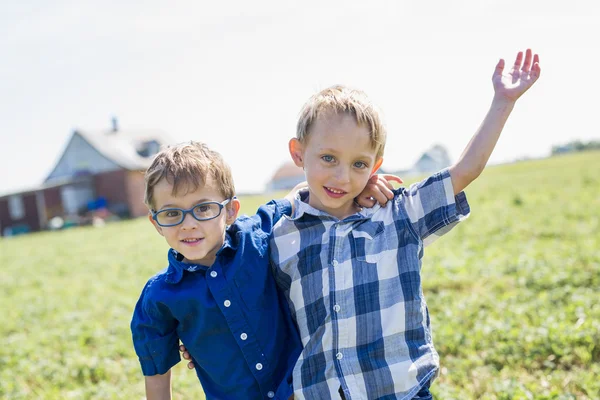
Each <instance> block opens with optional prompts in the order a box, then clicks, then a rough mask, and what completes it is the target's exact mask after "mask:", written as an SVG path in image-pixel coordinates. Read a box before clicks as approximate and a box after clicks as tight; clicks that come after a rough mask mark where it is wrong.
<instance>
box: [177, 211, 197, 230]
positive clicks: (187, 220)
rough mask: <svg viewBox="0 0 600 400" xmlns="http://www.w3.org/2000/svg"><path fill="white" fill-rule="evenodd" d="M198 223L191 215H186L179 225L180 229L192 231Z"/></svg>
mask: <svg viewBox="0 0 600 400" xmlns="http://www.w3.org/2000/svg"><path fill="white" fill-rule="evenodd" d="M199 223H200V221H198V220H197V219H196V218H194V217H193V216H192V214H186V215H185V217H184V218H183V222H182V223H181V227H182V228H184V229H194V228H196V227H197V226H198V224H199Z"/></svg>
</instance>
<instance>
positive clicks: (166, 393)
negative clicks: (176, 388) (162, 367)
mask: <svg viewBox="0 0 600 400" xmlns="http://www.w3.org/2000/svg"><path fill="white" fill-rule="evenodd" d="M145 378H146V398H147V399H148V400H171V370H168V371H167V372H166V373H165V374H162V375H152V376H146V377H145Z"/></svg>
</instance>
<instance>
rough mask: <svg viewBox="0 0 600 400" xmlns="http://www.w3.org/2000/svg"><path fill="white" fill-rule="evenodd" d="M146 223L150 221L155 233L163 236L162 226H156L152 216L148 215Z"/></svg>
mask: <svg viewBox="0 0 600 400" xmlns="http://www.w3.org/2000/svg"><path fill="white" fill-rule="evenodd" d="M148 221H150V222H151V223H152V225H154V228H155V229H156V232H158V234H159V235H160V236H165V235H163V231H162V226H160V225H158V224H157V223H156V221H155V220H154V219H153V218H152V214H151V213H148Z"/></svg>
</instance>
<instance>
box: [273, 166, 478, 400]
mask: <svg viewBox="0 0 600 400" xmlns="http://www.w3.org/2000/svg"><path fill="white" fill-rule="evenodd" d="M468 214H469V205H468V203H467V199H466V197H465V194H464V193H463V192H461V193H459V194H458V195H457V196H454V190H453V188H452V180H451V178H450V174H449V173H448V170H444V171H442V172H440V173H438V174H435V175H433V176H431V177H429V178H428V179H425V180H424V181H422V182H419V183H416V184H414V185H412V186H411V187H410V188H408V189H405V188H401V189H398V190H396V191H395V197H394V199H393V200H391V201H390V202H389V203H388V204H387V205H386V207H384V208H382V207H379V206H375V207H373V208H370V209H364V210H362V211H361V212H359V213H356V214H354V215H351V216H349V217H347V218H345V219H343V220H339V219H337V218H335V217H333V216H331V215H329V214H327V213H325V212H323V211H320V210H317V209H315V208H313V207H311V206H310V205H308V204H307V203H306V202H305V201H302V200H301V199H300V198H298V199H297V201H296V208H295V212H294V216H293V218H289V217H284V218H282V219H281V220H280V221H279V222H278V223H277V225H276V226H275V228H274V229H273V241H272V243H271V257H272V262H273V267H274V268H275V274H276V281H277V283H278V285H280V287H281V288H282V289H283V290H284V293H285V295H286V297H287V299H288V301H289V304H290V307H291V309H292V316H293V317H294V318H295V319H296V321H297V324H298V328H299V330H300V337H301V338H302V343H303V344H304V349H303V351H302V355H301V356H300V358H299V360H298V363H297V364H296V367H295V368H294V372H293V383H294V389H295V393H294V397H295V399H296V400H302V399H311V400H312V399H319V400H326V399H339V398H340V395H339V393H338V389H339V388H340V387H341V388H342V390H343V392H344V395H345V398H346V399H348V400H350V399H390V400H391V399H412V398H413V397H414V396H415V395H416V394H417V393H418V392H419V390H420V389H421V388H422V387H427V386H428V385H429V383H430V382H431V380H432V379H433V378H434V377H435V375H436V372H437V370H438V365H439V363H438V355H437V353H436V351H435V348H434V347H433V342H432V335H431V326H430V323H429V313H428V311H427V304H426V303H425V298H424V296H423V292H422V288H421V275H420V270H421V261H422V257H423V248H424V246H426V245H427V244H429V243H431V242H432V241H433V240H435V239H436V238H437V237H439V236H441V235H443V234H445V233H447V232H448V231H449V230H450V229H451V228H452V227H454V226H455V225H456V224H457V223H458V222H459V221H462V220H463V219H464V218H466V217H467V216H468Z"/></svg>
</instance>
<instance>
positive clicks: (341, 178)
mask: <svg viewBox="0 0 600 400" xmlns="http://www.w3.org/2000/svg"><path fill="white" fill-rule="evenodd" d="M335 177H336V179H337V180H338V182H339V183H348V182H350V169H349V168H346V167H343V166H340V167H338V168H337V170H336V174H335Z"/></svg>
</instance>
